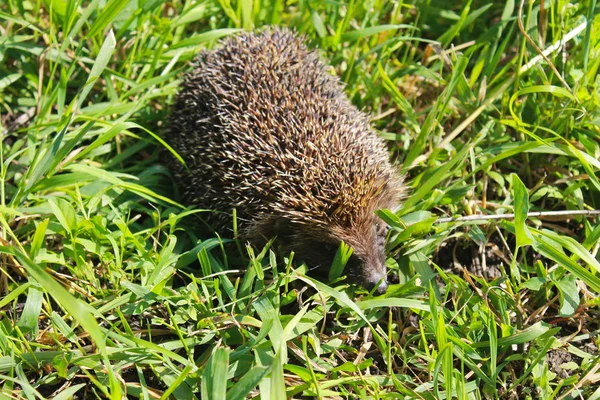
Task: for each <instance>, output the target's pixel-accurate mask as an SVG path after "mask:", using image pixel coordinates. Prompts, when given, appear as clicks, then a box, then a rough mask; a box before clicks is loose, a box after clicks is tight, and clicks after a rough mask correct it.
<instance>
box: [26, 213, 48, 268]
mask: <svg viewBox="0 0 600 400" xmlns="http://www.w3.org/2000/svg"><path fill="white" fill-rule="evenodd" d="M48 222H50V220H49V219H48V218H46V219H44V220H42V221H41V222H40V223H38V225H37V227H36V228H35V234H34V235H33V240H32V241H31V247H30V249H29V256H30V257H31V258H32V259H34V260H35V256H37V255H38V253H39V251H40V249H41V248H42V246H43V245H44V243H45V242H46V229H47V228H48Z"/></svg>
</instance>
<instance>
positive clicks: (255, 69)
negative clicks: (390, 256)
mask: <svg viewBox="0 0 600 400" xmlns="http://www.w3.org/2000/svg"><path fill="white" fill-rule="evenodd" d="M168 127H169V132H168V136H167V141H168V142H169V143H170V144H171V145H172V146H173V147H174V149H175V150H176V151H177V152H178V153H179V154H180V155H181V157H182V158H183V159H184V160H185V162H186V164H187V168H186V167H185V166H183V165H182V164H181V163H180V162H178V161H177V160H176V159H175V158H174V157H171V158H170V159H169V161H168V164H169V165H170V167H171V169H172V171H173V175H174V177H175V180H176V183H177V184H178V186H179V187H180V188H181V191H182V193H183V197H184V200H185V201H186V202H188V203H191V204H194V205H196V206H198V207H201V208H208V209H213V210H218V211H221V212H222V213H216V214H214V215H212V218H211V219H210V222H211V223H212V224H214V225H215V226H216V228H217V229H226V228H228V227H230V226H231V211H232V210H233V209H234V208H235V209H236V211H237V215H238V221H239V232H240V235H241V236H242V237H243V238H246V239H248V240H251V241H256V242H260V241H262V240H268V239H270V238H271V237H273V236H277V237H278V242H279V243H280V244H282V245H283V247H284V249H285V250H286V251H289V250H294V251H295V252H296V254H297V256H298V257H300V258H301V259H303V260H305V261H307V262H308V264H309V265H311V264H312V265H315V266H316V265H322V266H327V267H328V266H329V265H330V264H331V262H332V260H333V258H334V255H335V251H336V249H337V246H338V245H339V243H340V241H344V242H346V243H347V244H349V245H350V246H352V247H353V249H354V253H353V256H352V258H351V260H350V263H349V266H348V267H347V268H348V270H349V273H350V275H352V276H353V278H354V279H355V280H356V281H358V283H360V284H362V285H364V286H366V287H368V288H371V287H374V286H375V285H376V284H378V283H379V284H380V286H378V292H383V291H385V289H386V287H387V284H386V281H385V276H386V270H385V254H384V249H383V245H384V241H385V232H386V229H385V226H384V224H383V222H382V221H380V220H379V219H378V217H376V216H375V213H374V212H375V211H376V210H377V209H380V208H396V207H397V206H398V204H399V197H400V195H401V194H402V191H403V185H402V181H401V179H400V178H399V175H398V172H397V171H396V169H395V168H394V167H392V165H391V164H390V163H389V161H388V158H389V154H388V152H387V150H386V148H385V146H384V144H383V143H382V141H381V140H380V138H379V137H378V136H377V135H376V134H375V133H374V132H373V130H372V129H371V128H370V126H369V121H368V118H367V116H366V115H365V114H363V113H361V112H360V111H359V110H357V109H356V107H354V106H353V105H352V104H351V103H350V102H349V100H348V99H347V98H346V96H345V95H344V92H343V86H342V85H341V83H340V82H339V80H338V78H336V77H334V76H332V75H331V74H330V73H329V72H328V67H327V66H326V65H325V64H324V63H322V62H321V61H320V60H319V57H318V55H317V53H316V52H314V51H310V50H309V49H307V47H306V46H305V45H304V43H303V41H302V39H301V38H299V37H298V36H297V35H295V34H294V33H292V32H291V31H289V30H286V29H281V28H270V29H266V30H263V31H261V32H259V33H242V34H240V35H238V36H235V37H232V38H229V39H227V40H225V41H224V42H223V43H222V45H221V46H220V47H219V48H218V49H216V50H209V51H203V52H201V53H200V54H199V56H198V57H197V59H196V62H195V65H194V69H193V70H192V71H191V72H190V73H188V74H187V76H186V77H185V80H184V82H183V85H182V88H181V91H180V93H179V94H178V96H177V100H176V104H175V106H174V108H173V112H172V114H171V117H170V120H169V123H168Z"/></svg>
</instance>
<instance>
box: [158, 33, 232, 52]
mask: <svg viewBox="0 0 600 400" xmlns="http://www.w3.org/2000/svg"><path fill="white" fill-rule="evenodd" d="M238 32H241V29H237V28H223V29H214V30H212V31H208V32H204V33H199V34H196V35H192V36H191V37H189V38H187V39H183V40H180V41H179V42H177V43H175V44H174V45H173V46H171V48H170V49H169V51H168V52H167V53H165V55H168V54H170V53H171V52H172V51H173V50H177V49H180V48H182V47H193V46H198V45H200V44H203V43H206V42H211V41H213V40H217V39H221V38H222V37H225V36H229V35H233V34H234V33H238Z"/></svg>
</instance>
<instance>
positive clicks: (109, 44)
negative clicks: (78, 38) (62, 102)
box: [76, 0, 127, 110]
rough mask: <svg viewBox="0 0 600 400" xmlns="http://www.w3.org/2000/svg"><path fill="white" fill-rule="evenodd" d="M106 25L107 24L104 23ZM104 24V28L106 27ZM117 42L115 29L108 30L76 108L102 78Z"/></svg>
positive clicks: (122, 3) (77, 108) (92, 34)
mask: <svg viewBox="0 0 600 400" xmlns="http://www.w3.org/2000/svg"><path fill="white" fill-rule="evenodd" d="M112 3H119V4H120V5H121V6H122V7H124V6H125V5H126V4H127V1H126V0H112V1H111V4H112ZM107 7H108V5H107ZM98 21H99V20H96V24H95V25H96V26H97V27H99V26H100V24H99V23H98ZM104 26H106V25H104ZM104 26H102V28H104ZM99 29H100V28H99ZM88 36H94V33H92V32H91V31H90V32H89V33H88ZM116 43H117V42H116V39H115V35H114V33H113V31H112V30H110V31H108V34H107V35H106V39H105V40H104V43H103V44H102V47H101V48H100V51H99V52H98V55H97V56H96V61H94V65H93V66H92V69H91V71H90V74H89V76H88V79H87V81H86V83H85V85H84V86H83V88H82V89H81V92H80V93H79V96H77V102H76V110H79V109H80V108H81V106H82V104H83V103H84V101H85V99H86V98H87V96H88V94H89V93H90V91H91V90H92V87H93V86H94V84H95V82H96V81H97V80H98V79H99V78H100V75H102V72H103V71H104V69H105V68H106V66H107V65H108V63H109V61H110V59H111V58H112V55H113V53H114V51H115V46H116Z"/></svg>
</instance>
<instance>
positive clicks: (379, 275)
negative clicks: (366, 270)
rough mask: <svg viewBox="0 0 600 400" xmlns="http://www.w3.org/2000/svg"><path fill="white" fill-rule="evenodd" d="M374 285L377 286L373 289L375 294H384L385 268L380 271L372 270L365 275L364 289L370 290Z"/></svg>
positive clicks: (385, 289) (386, 284)
mask: <svg viewBox="0 0 600 400" xmlns="http://www.w3.org/2000/svg"><path fill="white" fill-rule="evenodd" d="M375 286H377V289H375V294H376V295H378V296H379V295H382V294H384V293H385V292H386V291H387V288H388V283H387V273H386V270H385V268H384V269H383V271H382V272H374V273H371V274H369V276H368V277H367V280H366V282H365V287H366V289H367V290H369V291H371V290H373V288H374V287H375Z"/></svg>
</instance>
